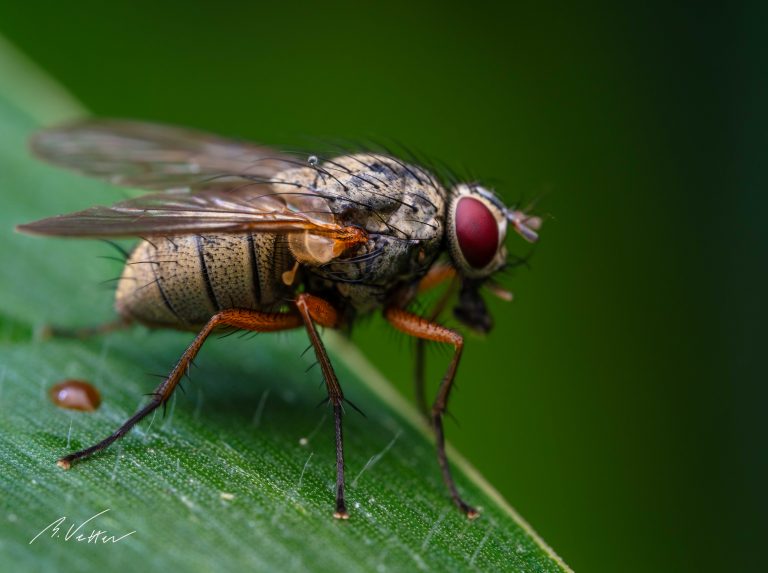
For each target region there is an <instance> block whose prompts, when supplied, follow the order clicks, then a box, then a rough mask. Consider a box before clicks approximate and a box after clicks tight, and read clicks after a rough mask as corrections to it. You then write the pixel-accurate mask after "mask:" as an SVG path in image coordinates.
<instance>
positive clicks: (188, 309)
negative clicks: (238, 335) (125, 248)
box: [115, 233, 293, 328]
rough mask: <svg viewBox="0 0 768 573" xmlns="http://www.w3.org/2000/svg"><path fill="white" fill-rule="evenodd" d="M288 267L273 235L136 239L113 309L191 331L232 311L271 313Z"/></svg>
mask: <svg viewBox="0 0 768 573" xmlns="http://www.w3.org/2000/svg"><path fill="white" fill-rule="evenodd" d="M292 265H293V259H292V258H291V256H290V253H289V252H288V248H287V246H286V244H285V241H284V238H283V237H282V236H280V235H276V234H272V233H260V234H221V235H182V236H176V237H153V238H151V239H148V240H143V241H141V242H140V243H139V244H138V245H137V246H136V248H135V249H134V251H133V252H132V253H131V256H130V257H129V258H128V260H127V261H126V265H125V268H124V269H123V273H122V276H121V278H120V281H119V282H118V287H117V292H116V295H115V306H116V308H117V311H118V312H119V313H120V314H121V315H122V316H126V317H128V318H131V319H133V320H137V321H139V322H142V323H144V324H148V325H151V326H170V327H175V328H194V327H196V326H199V325H201V324H204V323H205V322H206V321H207V320H208V319H209V318H210V317H211V316H212V315H213V314H215V313H216V312H218V311H220V310H224V309H231V308H246V309H252V310H263V311H273V310H276V309H277V308H278V307H279V306H280V305H281V304H282V303H283V301H284V300H285V299H286V297H287V296H288V295H289V289H288V287H287V286H286V285H285V284H284V283H283V282H282V280H281V277H282V274H283V273H284V272H285V271H287V270H289V269H290V268H291V267H292Z"/></svg>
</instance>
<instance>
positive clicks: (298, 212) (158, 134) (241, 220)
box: [18, 120, 366, 262]
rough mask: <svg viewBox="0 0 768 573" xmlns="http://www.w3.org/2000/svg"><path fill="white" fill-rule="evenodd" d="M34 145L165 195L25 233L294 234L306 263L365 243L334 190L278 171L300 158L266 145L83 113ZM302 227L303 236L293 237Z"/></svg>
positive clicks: (60, 160)
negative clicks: (342, 216)
mask: <svg viewBox="0 0 768 573" xmlns="http://www.w3.org/2000/svg"><path fill="white" fill-rule="evenodd" d="M32 148H33V150H34V151H35V152H36V153H37V154H38V155H40V156H41V157H43V158H45V159H47V160H49V161H51V162H52V163H55V164H57V165H61V166H64V167H70V168H72V169H75V170H77V171H79V172H81V173H83V174H86V175H91V176H94V177H100V178H105V179H108V180H109V181H111V182H113V183H118V184H120V185H126V186H132V187H142V188H145V189H163V190H165V192H163V193H152V194H147V195H142V196H140V197H137V198H135V199H130V200H127V201H123V202H121V203H117V204H115V205H112V206H108V207H103V206H97V207H91V208H90V209H86V210H84V211H78V212H76V213H70V214H68V215H60V216H58V217H51V218H48V219H43V220H41V221H36V222H34V223H28V224H26V225H20V226H19V227H18V230H19V231H22V232H25V233H31V234H36V235H54V236H68V237H123V236H138V237H144V236H158V235H159V236H163V235H165V236H169V235H180V234H189V233H238V232H270V233H289V234H293V235H294V238H293V239H292V241H293V243H295V244H296V247H297V250H298V249H299V248H301V250H302V251H303V252H304V259H303V260H306V261H313V262H324V261H325V260H328V259H329V258H332V257H334V256H336V255H338V254H339V253H340V252H342V251H343V250H345V249H346V248H348V247H349V246H352V245H354V244H359V243H364V242H365V241H366V235H365V233H364V232H363V231H362V230H361V229H359V228H357V227H351V226H343V225H341V224H339V222H338V221H337V217H336V215H335V213H334V212H333V211H332V210H331V209H330V208H329V204H330V203H329V201H328V199H329V198H330V197H329V196H327V195H324V194H323V193H322V192H321V191H319V190H318V189H315V188H313V187H310V186H307V185H306V184H305V183H303V182H301V180H300V179H297V180H295V181H291V180H284V179H281V178H276V177H275V175H276V174H277V173H278V172H281V171H284V170H286V169H287V168H288V167H291V166H293V165H296V164H297V162H296V161H295V160H294V159H292V158H291V156H288V155H280V154H278V153H276V152H274V151H271V150H269V149H268V148H265V147H260V146H257V145H252V144H248V143H241V142H236V141H232V140H227V139H223V138H219V137H216V136H214V135H209V134H205V133H201V132H197V131H192V130H187V129H183V128H176V127H168V126H162V125H154V124H148V123H136V122H126V121H115V120H86V121H84V122H79V123H76V124H71V125H69V126H65V127H61V128H56V129H51V130H47V131H43V132H41V133H40V134H38V135H37V136H36V137H35V138H34V139H33V142H32ZM300 233H303V234H304V235H305V237H303V238H302V239H299V238H297V237H296V235H297V234H300ZM300 245H302V246H301V247H299V246H300Z"/></svg>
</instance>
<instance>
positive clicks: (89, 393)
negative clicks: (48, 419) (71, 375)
mask: <svg viewBox="0 0 768 573" xmlns="http://www.w3.org/2000/svg"><path fill="white" fill-rule="evenodd" d="M48 395H49V396H50V397H51V401H52V402H53V403H54V404H56V405H57V406H59V407H60V408H66V409H68V410H80V411H82V412H93V411H94V410H95V409H96V408H98V407H99V404H101V395H100V394H99V391H98V390H97V389H96V388H95V387H94V386H93V385H92V384H90V383H89V382H86V381H85V380H64V381H63V382H59V383H58V384H55V385H53V386H51V389H50V390H49V391H48Z"/></svg>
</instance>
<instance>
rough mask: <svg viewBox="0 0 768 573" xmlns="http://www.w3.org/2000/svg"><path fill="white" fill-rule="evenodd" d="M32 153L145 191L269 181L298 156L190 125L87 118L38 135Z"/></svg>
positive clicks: (223, 186)
mask: <svg viewBox="0 0 768 573" xmlns="http://www.w3.org/2000/svg"><path fill="white" fill-rule="evenodd" d="M31 147H32V151H33V152H34V153H35V154H36V155H37V156H39V157H40V158H42V159H45V160H46V161H49V162H51V163H53V164H55V165H60V166H62V167H67V168H70V169H74V170H75V171H78V172H80V173H82V174H84V175H89V176H92V177H98V178H100V179H105V180H107V181H109V182H110V183H113V184H115V185H121V186H124V187H138V188H142V189H161V190H167V189H189V190H190V191H195V190H197V189H211V188H214V187H216V188H222V189H229V188H232V187H236V186H237V185H240V184H242V182H243V181H259V180H266V179H269V178H270V177H271V176H273V175H275V174H276V173H277V172H279V171H282V170H284V169H287V168H289V167H291V166H294V165H296V163H297V162H298V161H299V160H298V159H297V158H296V157H294V156H291V155H288V154H284V153H279V152H277V151H274V150H272V149H270V148H268V147H262V146H260V145H255V144H252V143H247V142H241V141H237V140H232V139H226V138H222V137H219V136H216V135H213V134H209V133H205V132H201V131H196V130H192V129H187V128H181V127H175V126H168V125H161V124H154V123H144V122H136V121H125V120H114V119H86V120H81V121H78V122H76V123H71V124H68V125H64V126H61V127H56V128H52V129H47V130H44V131H41V132H39V133H37V134H36V135H35V136H33V138H32V141H31Z"/></svg>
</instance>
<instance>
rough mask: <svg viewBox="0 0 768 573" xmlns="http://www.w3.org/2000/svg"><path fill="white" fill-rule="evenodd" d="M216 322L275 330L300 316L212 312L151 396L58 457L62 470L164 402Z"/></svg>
mask: <svg viewBox="0 0 768 573" xmlns="http://www.w3.org/2000/svg"><path fill="white" fill-rule="evenodd" d="M219 326H230V327H234V328H240V329H243V330H254V331H257V332H272V331H276V330H287V329H289V328H296V327H298V326H301V318H300V317H299V316H297V315H295V314H283V313H264V312H255V311H250V310H236V309H235V310H224V311H221V312H219V313H217V314H215V315H213V317H212V318H211V319H210V320H209V321H208V323H207V324H206V325H205V326H204V327H203V329H202V330H201V331H200V332H199V333H198V334H197V336H195V339H194V340H193V341H192V343H191V344H190V345H189V346H188V347H187V349H186V350H185V351H184V354H182V355H181V358H179V360H178V362H177V363H176V366H174V367H173V370H171V373H170V374H168V377H167V378H166V379H165V380H163V382H162V383H161V384H160V385H159V386H158V387H157V388H155V391H154V392H153V393H152V394H151V396H152V399H151V400H150V401H149V403H147V404H146V405H145V406H144V407H142V408H141V409H139V410H138V411H137V412H136V413H135V414H134V415H133V416H131V417H130V418H129V419H128V420H127V421H126V422H125V423H124V424H123V425H122V426H120V427H119V428H118V429H117V431H115V432H114V433H113V434H111V435H110V436H108V437H107V438H105V439H103V440H102V441H100V442H99V443H97V444H94V445H92V446H91V447H89V448H85V449H84V450H80V451H79V452H74V453H72V454H69V455H67V456H64V457H63V458H60V459H59V460H58V461H57V462H56V464H57V465H58V466H59V467H60V468H62V469H65V470H68V469H69V468H70V467H71V466H72V463H73V462H75V461H77V460H80V459H82V458H87V457H88V456H91V455H93V454H95V453H96V452H99V451H101V450H103V449H104V448H106V447H108V446H109V445H110V444H112V443H113V442H114V441H116V440H118V439H120V438H122V437H123V436H124V435H125V434H127V433H128V432H129V431H130V429H131V428H133V426H135V425H136V424H137V423H138V422H139V421H140V420H141V419H143V418H144V417H145V416H146V415H147V414H149V413H150V412H152V411H154V410H155V409H156V408H157V407H159V406H160V405H163V407H165V404H166V403H167V402H168V400H169V399H170V397H171V394H173V391H174V389H175V388H176V386H177V385H178V383H179V381H180V380H181V378H182V376H183V375H184V373H185V372H186V371H187V370H188V368H189V365H190V362H191V361H192V360H194V358H195V356H197V353H198V352H199V351H200V348H202V346H203V343H204V342H205V339H206V338H208V335H209V334H210V333H211V332H212V331H213V330H214V329H215V328H216V327H219Z"/></svg>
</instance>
